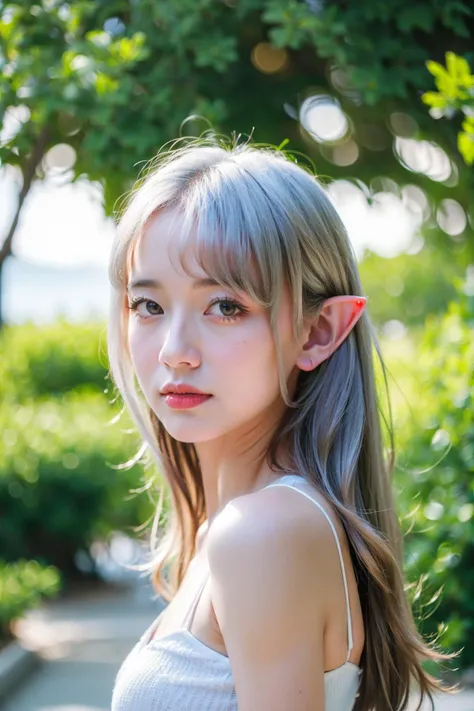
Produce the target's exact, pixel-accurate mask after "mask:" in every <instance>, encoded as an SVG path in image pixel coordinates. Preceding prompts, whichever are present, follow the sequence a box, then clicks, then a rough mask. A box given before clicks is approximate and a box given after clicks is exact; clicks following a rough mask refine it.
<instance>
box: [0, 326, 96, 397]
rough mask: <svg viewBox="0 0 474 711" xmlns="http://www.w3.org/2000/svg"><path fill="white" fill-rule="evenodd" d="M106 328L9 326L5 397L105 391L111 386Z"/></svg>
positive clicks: (1, 339)
mask: <svg viewBox="0 0 474 711" xmlns="http://www.w3.org/2000/svg"><path fill="white" fill-rule="evenodd" d="M105 337H106V334H105V328H104V327H103V325H102V324H95V323H84V324H78V325H76V326H75V327H74V328H72V327H70V326H69V325H68V324H67V323H66V322H65V321H64V320H58V321H56V322H55V323H53V324H49V325H47V326H35V325H33V324H29V325H28V326H25V327H22V328H7V329H4V332H3V331H2V333H1V335H0V343H1V349H2V359H1V360H0V398H1V400H2V402H4V403H5V402H6V401H8V400H9V401H11V402H24V401H25V400H28V399H30V398H36V397H41V396H48V397H52V396H55V395H60V394H62V393H67V392H69V391H70V390H71V389H74V390H78V389H79V388H81V390H84V391H85V390H91V389H92V391H94V392H100V391H105V390H107V389H108V386H110V381H109V379H108V361H107V353H106V346H105Z"/></svg>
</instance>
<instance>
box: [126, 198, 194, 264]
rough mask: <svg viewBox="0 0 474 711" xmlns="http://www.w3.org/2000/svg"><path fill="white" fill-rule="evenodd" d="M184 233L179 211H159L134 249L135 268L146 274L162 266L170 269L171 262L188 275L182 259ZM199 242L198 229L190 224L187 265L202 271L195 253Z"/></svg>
mask: <svg viewBox="0 0 474 711" xmlns="http://www.w3.org/2000/svg"><path fill="white" fill-rule="evenodd" d="M184 234H185V232H184V216H183V215H182V213H180V212H179V210H176V209H170V208H169V209H166V210H160V211H158V212H155V213H154V214H153V215H152V216H151V217H150V218H149V219H148V220H146V222H145V224H144V226H143V228H142V230H141V233H140V235H139V237H138V239H137V241H136V243H135V245H134V247H133V249H132V271H133V272H135V271H137V272H140V274H143V273H144V272H145V271H146V272H150V271H156V270H157V269H159V268H160V267H161V268H164V269H165V270H166V271H168V270H169V268H170V265H171V267H172V268H173V269H174V270H175V271H177V272H179V273H182V275H183V276H186V275H185V273H184V272H183V269H182V266H181V264H180V258H179V254H180V250H181V249H182V245H183V244H184ZM195 242H196V240H195V229H194V228H193V226H191V227H187V239H186V246H185V256H186V264H187V265H188V264H189V265H190V266H192V268H193V271H194V269H195V270H196V273H199V274H201V270H200V268H199V265H198V262H197V260H196V256H195ZM201 275H203V274H201Z"/></svg>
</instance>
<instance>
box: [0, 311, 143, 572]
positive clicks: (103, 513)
mask: <svg viewBox="0 0 474 711" xmlns="http://www.w3.org/2000/svg"><path fill="white" fill-rule="evenodd" d="M102 334H103V325H101V324H95V325H90V326H86V325H80V326H72V325H69V326H68V325H66V324H65V323H62V324H60V325H56V326H47V327H36V326H32V325H27V326H15V327H9V328H7V329H4V331H2V333H1V336H0V349H1V350H2V352H4V353H5V354H6V357H5V358H4V360H3V362H2V366H1V367H2V383H3V388H4V391H5V395H4V398H3V404H2V408H1V410H0V510H1V511H2V527H1V531H0V550H2V557H3V558H4V559H5V560H8V561H15V560H17V559H18V558H35V559H38V560H40V561H42V562H45V563H50V564H53V565H56V566H57V567H58V568H59V569H60V570H61V571H62V572H63V573H64V574H65V575H66V576H67V577H68V576H70V577H73V576H75V575H77V574H78V571H77V566H76V564H75V558H76V554H77V552H78V551H79V550H81V551H83V552H85V553H86V555H87V551H88V549H89V546H90V544H91V543H92V542H93V540H95V539H96V538H101V539H103V540H105V539H107V537H108V536H109V534H110V533H111V532H113V531H115V530H122V531H126V532H128V533H129V534H131V535H134V527H136V526H140V525H142V524H143V523H144V522H146V521H147V520H148V519H149V518H150V516H151V515H152V513H153V510H154V506H153V501H152V500H150V498H149V496H148V495H147V494H148V491H147V490H146V487H147V486H149V487H151V486H152V484H153V481H152V477H151V476H147V477H145V475H144V472H143V470H142V465H143V463H142V464H138V463H137V464H134V465H133V466H131V468H128V469H127V468H123V467H122V465H123V464H124V463H126V462H129V461H130V460H131V459H132V458H133V457H134V456H135V455H136V453H137V452H138V450H139V447H140V444H141V443H140V441H139V438H138V436H137V435H136V434H134V428H133V427H132V423H131V421H130V419H129V418H128V417H127V415H126V414H125V413H124V415H122V417H121V418H120V419H118V415H119V408H118V404H117V403H114V402H113V400H112V397H110V396H109V395H108V394H107V393H105V392H104V391H103V390H104V385H103V383H104V372H105V371H104V364H103V363H100V360H99V343H100V337H101V335H102ZM56 375H57V381H56V380H55V377H56ZM47 389H51V393H52V394H51V395H50V396H47V392H46V391H47ZM114 418H115V419H114ZM127 435H128V436H127ZM140 489H144V490H145V491H144V492H143V493H141V494H139V493H136V492H137V491H138V490H140Z"/></svg>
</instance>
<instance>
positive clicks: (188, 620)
mask: <svg viewBox="0 0 474 711" xmlns="http://www.w3.org/2000/svg"><path fill="white" fill-rule="evenodd" d="M210 574H211V571H210V570H208V571H207V573H206V575H205V577H204V580H203V582H202V584H201V585H200V586H199V589H198V591H197V593H196V595H195V597H194V600H193V601H192V603H191V605H190V607H189V609H188V611H187V613H186V617H185V618H184V622H183V627H184V628H185V629H186V630H189V628H190V626H191V622H192V619H193V615H194V611H195V609H196V607H197V604H198V602H199V598H200V597H201V594H202V591H203V590H204V587H205V585H206V583H207V579H208V578H209V576H210Z"/></svg>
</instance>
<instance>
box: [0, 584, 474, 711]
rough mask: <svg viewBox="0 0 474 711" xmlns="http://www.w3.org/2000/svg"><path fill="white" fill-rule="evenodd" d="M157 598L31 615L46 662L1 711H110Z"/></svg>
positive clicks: (105, 599) (112, 598) (450, 704)
mask: <svg viewBox="0 0 474 711" xmlns="http://www.w3.org/2000/svg"><path fill="white" fill-rule="evenodd" d="M153 598H154V595H153V592H152V590H151V588H150V587H149V586H148V584H147V583H146V582H145V581H144V580H141V581H140V587H139V588H137V587H136V586H135V587H134V586H131V587H128V588H117V589H115V590H113V589H112V590H111V589H106V590H101V591H94V592H89V593H87V594H84V593H82V594H81V595H80V596H76V597H70V598H69V599H67V600H63V601H56V602H55V603H53V604H50V605H46V606H45V607H44V608H42V609H41V610H34V611H32V612H31V613H30V614H29V615H28V617H27V618H26V619H25V620H24V621H22V623H21V624H19V626H18V632H19V634H20V635H21V636H22V638H23V639H24V640H25V643H26V644H30V645H33V646H37V645H41V648H42V656H43V658H44V662H43V664H42V666H41V667H39V669H38V670H37V671H35V672H33V674H32V675H31V677H29V678H28V679H27V681H26V682H25V683H24V684H23V686H22V688H20V689H19V690H17V691H16V692H15V694H14V695H13V696H10V697H9V698H8V700H7V701H6V703H4V704H3V706H2V711H110V700H111V696H112V687H113V682H114V679H115V676H116V674H117V671H118V669H119V666H120V664H121V662H122V661H123V659H124V658H125V656H126V655H127V654H128V652H129V651H130V649H131V648H132V646H133V645H134V644H135V642H136V641H137V640H138V638H139V637H140V635H141V634H142V633H143V632H144V631H145V629H146V628H147V627H148V625H150V624H151V622H152V621H153V620H154V619H155V618H156V617H157V615H158V614H159V613H160V611H161V609H162V607H163V604H162V603H161V602H160V601H159V600H156V599H153ZM413 708H415V707H413ZM429 708H430V706H425V707H424V708H423V711H428V709H429ZM436 711H474V690H470V691H464V692H463V693H462V694H459V695H457V696H456V697H455V698H449V697H447V696H446V697H445V696H444V695H443V699H442V700H440V701H439V702H437V704H436Z"/></svg>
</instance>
